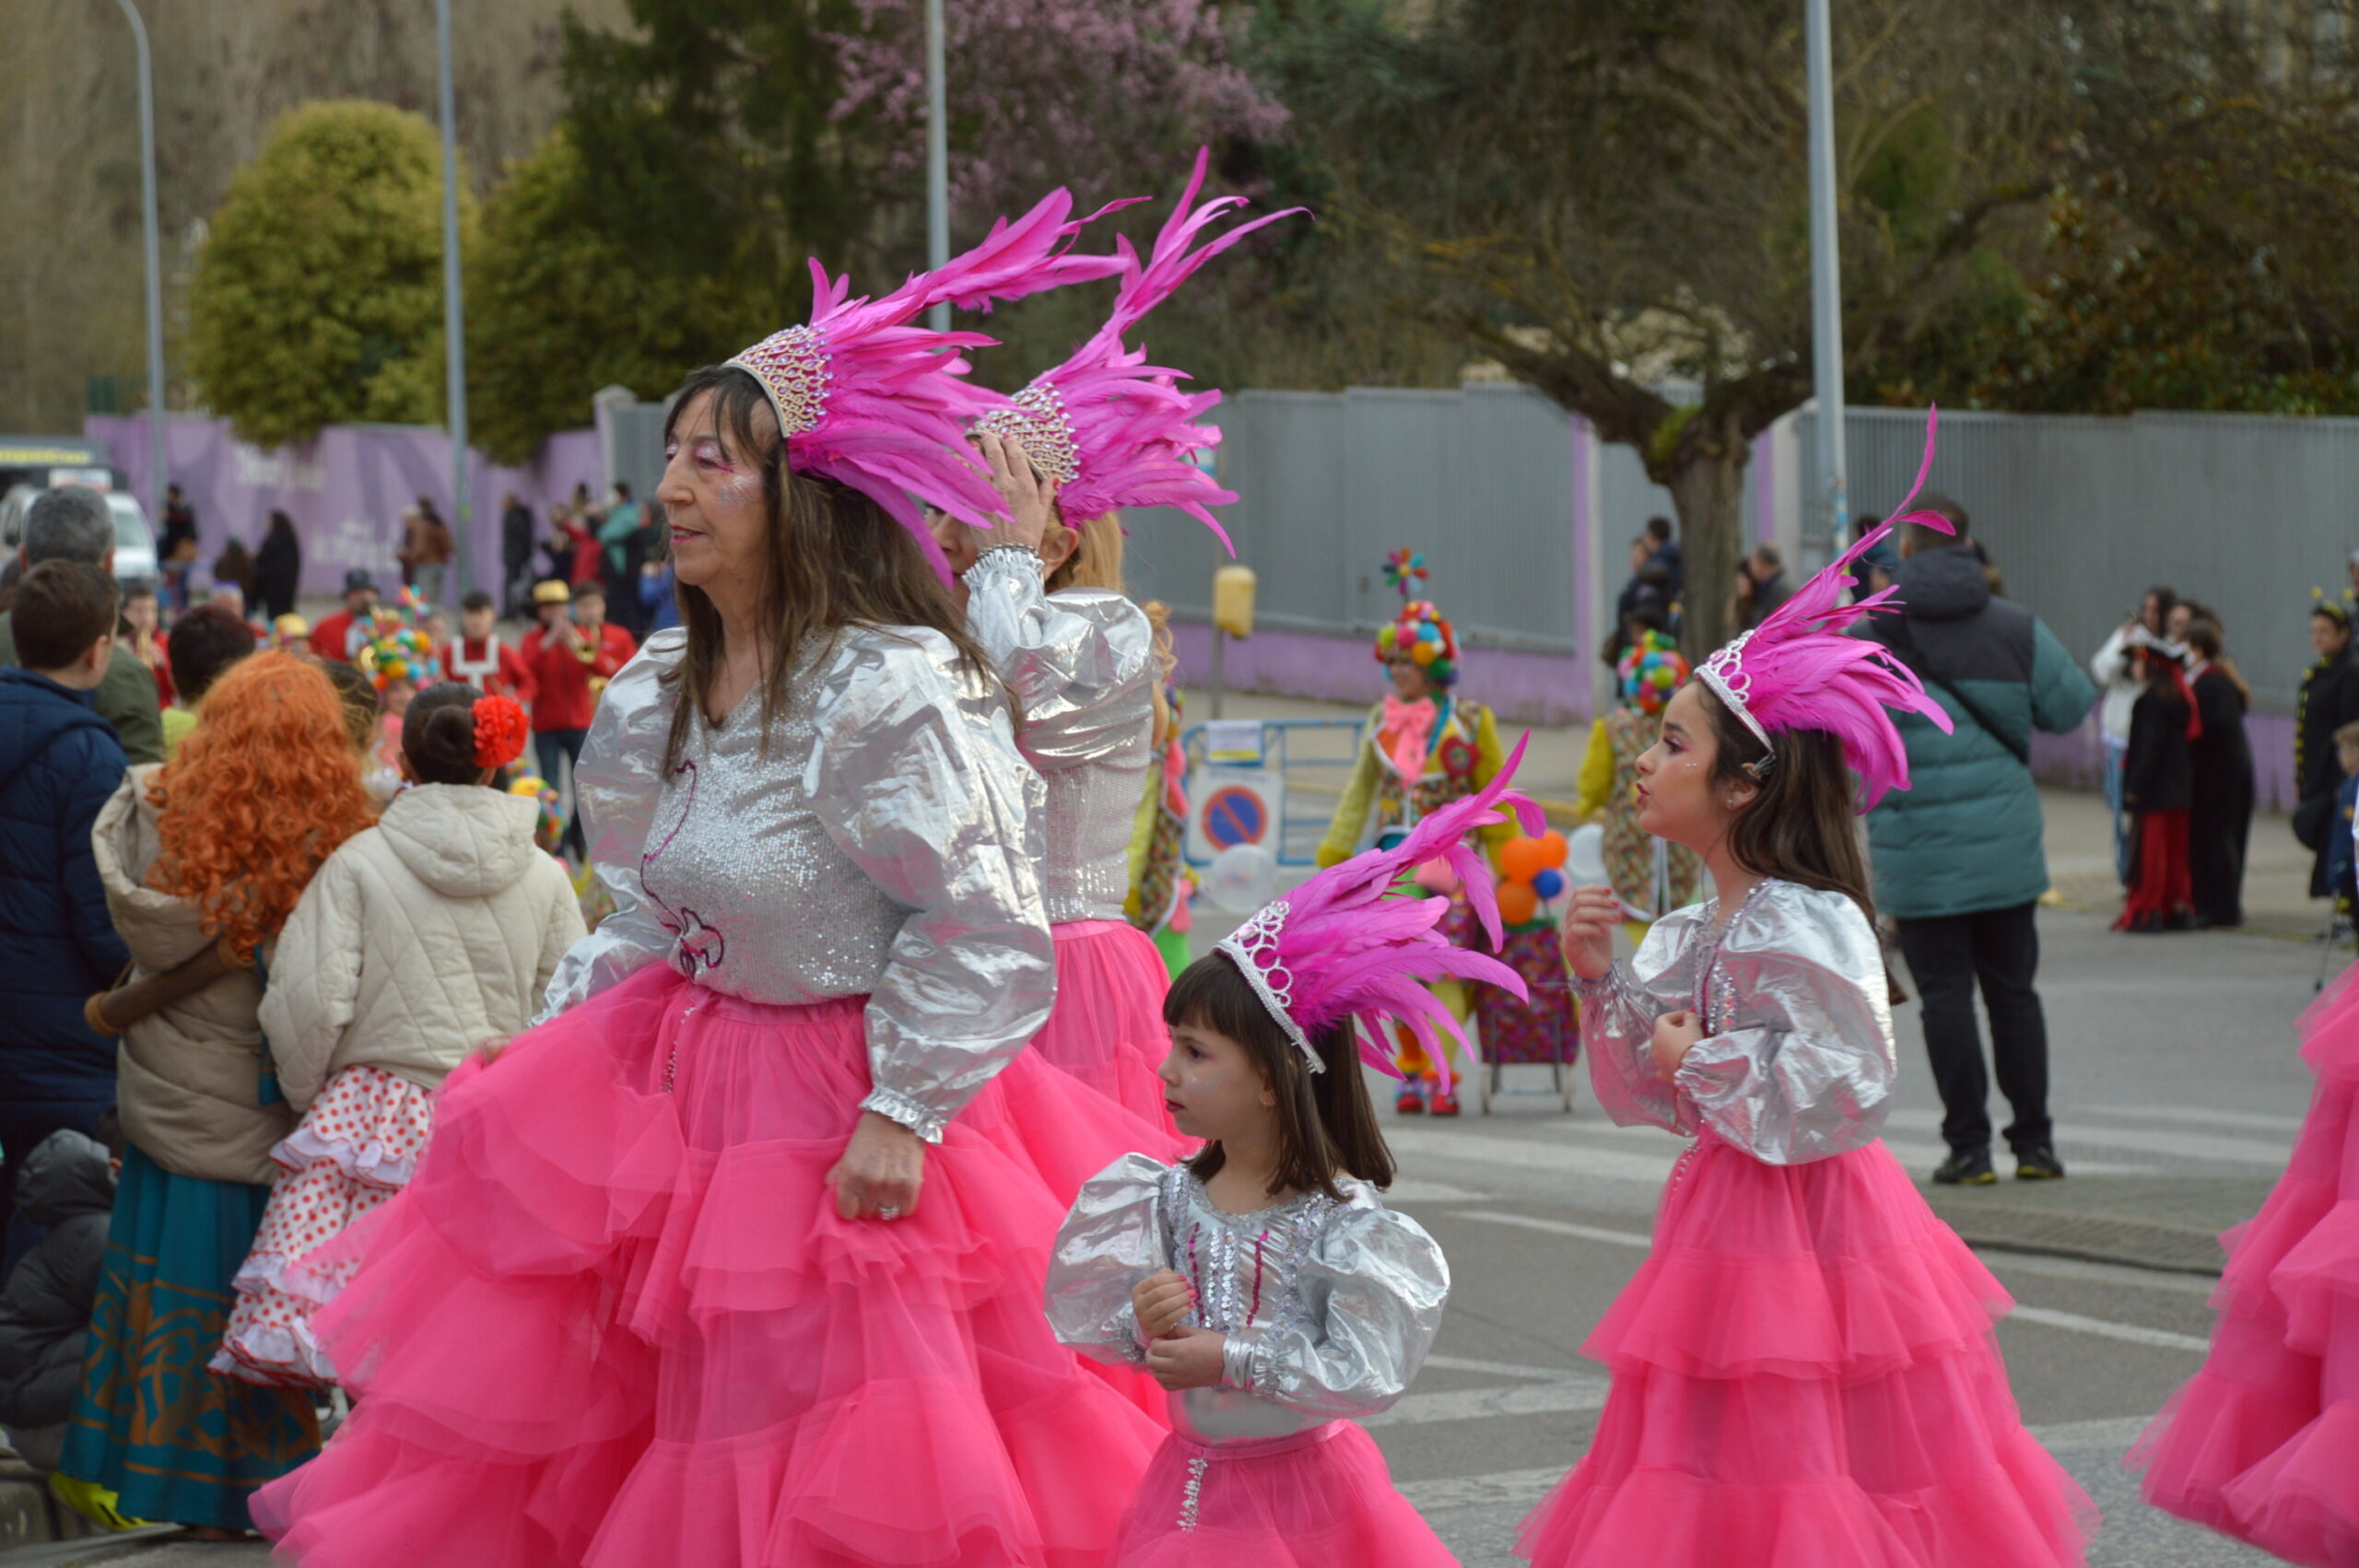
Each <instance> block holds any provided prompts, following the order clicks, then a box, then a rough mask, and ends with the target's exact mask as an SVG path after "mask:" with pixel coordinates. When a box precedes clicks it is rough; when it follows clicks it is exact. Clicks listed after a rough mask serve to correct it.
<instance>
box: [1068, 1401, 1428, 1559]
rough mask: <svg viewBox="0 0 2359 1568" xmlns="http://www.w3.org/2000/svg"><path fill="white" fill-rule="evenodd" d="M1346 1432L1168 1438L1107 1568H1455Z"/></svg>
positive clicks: (1366, 1439)
mask: <svg viewBox="0 0 2359 1568" xmlns="http://www.w3.org/2000/svg"><path fill="white" fill-rule="evenodd" d="M1457 1562H1458V1559H1457V1558H1455V1557H1453V1556H1451V1555H1450V1554H1449V1549H1448V1548H1446V1547H1444V1546H1443V1545H1442V1544H1441V1542H1440V1541H1439V1540H1438V1539H1436V1538H1435V1536H1434V1532H1433V1530H1432V1528H1431V1527H1428V1526H1427V1525H1426V1521H1425V1520H1424V1519H1423V1518H1422V1517H1421V1516H1419V1515H1418V1513H1417V1511H1416V1510H1415V1509H1414V1508H1412V1507H1411V1506H1410V1505H1409V1500H1408V1499H1407V1498H1405V1497H1403V1496H1402V1495H1401V1493H1400V1492H1397V1491H1395V1490H1394V1488H1393V1485H1392V1472H1391V1470H1390V1469H1386V1467H1385V1463H1384V1456H1383V1455H1382V1454H1381V1453H1379V1452H1378V1450H1377V1446H1376V1440H1375V1439H1373V1438H1371V1437H1370V1436H1368V1434H1367V1433H1365V1432H1363V1431H1362V1430H1360V1428H1359V1427H1357V1426H1356V1425H1355V1424H1353V1423H1352V1422H1347V1421H1332V1422H1327V1423H1326V1424H1325V1425H1323V1426H1314V1427H1312V1428H1311V1429H1310V1430H1309V1431H1308V1432H1302V1433H1296V1434H1295V1435H1294V1436H1291V1437H1277V1438H1272V1439H1270V1440H1268V1441H1266V1442H1260V1443H1225V1444H1220V1445H1206V1444H1201V1443H1194V1442H1191V1441H1190V1440H1188V1439H1187V1438H1185V1437H1181V1436H1179V1435H1177V1434H1176V1433H1175V1434H1174V1435H1173V1436H1171V1437H1169V1438H1168V1439H1166V1440H1165V1442H1164V1445H1163V1446H1162V1448H1161V1449H1160V1450H1158V1451H1157V1452H1156V1456H1155V1463H1154V1464H1153V1465H1152V1466H1150V1467H1148V1469H1147V1473H1146V1480H1144V1482H1142V1483H1141V1484H1140V1487H1139V1493H1138V1497H1137V1499H1136V1500H1135V1501H1133V1503H1132V1504H1131V1511H1130V1514H1129V1515H1128V1516H1126V1517H1125V1518H1124V1519H1123V1521H1122V1534H1121V1539H1120V1540H1119V1541H1117V1542H1116V1543H1115V1547H1114V1550H1112V1551H1111V1552H1110V1553H1109V1554H1108V1556H1107V1559H1106V1568H1247V1565H1250V1568H1456V1564H1457Z"/></svg>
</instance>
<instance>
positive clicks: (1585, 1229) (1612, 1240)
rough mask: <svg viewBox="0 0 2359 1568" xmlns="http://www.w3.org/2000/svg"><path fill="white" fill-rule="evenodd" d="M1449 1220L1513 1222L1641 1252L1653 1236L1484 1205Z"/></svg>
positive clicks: (1646, 1249)
mask: <svg viewBox="0 0 2359 1568" xmlns="http://www.w3.org/2000/svg"><path fill="white" fill-rule="evenodd" d="M1450 1218H1451V1219H1453V1220H1480V1221H1482V1222H1483V1223H1485V1224H1486V1225H1515V1226H1519V1227H1520V1228H1521V1229H1524V1230H1527V1231H1545V1232H1547V1233H1548V1234H1549V1235H1558V1236H1572V1237H1574V1238H1575V1239H1577V1240H1579V1241H1602V1242H1605V1243H1607V1244H1608V1245H1609V1246H1635V1247H1637V1249H1638V1250H1639V1251H1641V1252H1649V1251H1652V1250H1653V1248H1654V1245H1655V1238H1654V1237H1652V1236H1650V1235H1642V1234H1640V1233H1639V1232H1637V1231H1609V1230H1607V1229H1605V1228H1604V1227H1603V1226H1602V1225H1576V1224H1573V1223H1570V1222H1568V1221H1565V1220H1543V1219H1540V1218H1538V1217H1536V1216H1534V1215H1531V1214H1502V1213H1498V1212H1496V1211H1492V1210H1487V1209H1466V1210H1461V1211H1459V1212H1457V1213H1455V1214H1452V1215H1451V1216H1450Z"/></svg>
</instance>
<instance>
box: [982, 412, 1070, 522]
mask: <svg viewBox="0 0 2359 1568" xmlns="http://www.w3.org/2000/svg"><path fill="white" fill-rule="evenodd" d="M975 445H976V446H977V448H979V449H980V451H981V452H982V454H983V462H985V463H986V464H987V465H988V466H989V467H990V469H991V471H992V489H994V490H997V491H998V492H999V498H1000V499H1001V500H1003V501H1004V502H1006V503H1007V521H1003V522H1002V523H1000V525H999V526H998V527H996V528H994V529H992V531H991V532H990V533H988V534H984V535H980V536H979V537H978V538H977V539H976V541H975V543H976V544H977V545H978V546H979V547H980V548H981V549H985V550H988V549H990V548H991V547H992V545H994V544H1021V545H1022V546H1024V548H1026V549H1027V550H1038V549H1039V547H1040V541H1041V540H1043V539H1045V538H1047V537H1048V536H1049V530H1050V528H1051V527H1054V526H1055V525H1056V521H1057V487H1056V486H1054V485H1052V484H1050V482H1049V481H1048V480H1046V479H1043V478H1041V477H1040V476H1039V474H1035V473H1033V472H1032V460H1031V459H1030V458H1028V457H1027V456H1025V455H1024V444H1023V443H1022V442H1021V441H1018V440H1017V439H1015V437H1013V436H1000V435H993V434H992V433H991V432H990V431H985V432H984V433H983V434H981V435H980V436H977V437H976V438H975Z"/></svg>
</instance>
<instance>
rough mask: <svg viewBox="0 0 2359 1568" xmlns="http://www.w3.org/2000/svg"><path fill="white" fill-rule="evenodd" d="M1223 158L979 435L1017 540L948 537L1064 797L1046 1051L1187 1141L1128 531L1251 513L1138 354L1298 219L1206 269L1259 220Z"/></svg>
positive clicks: (1053, 800)
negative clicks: (1169, 1026)
mask: <svg viewBox="0 0 2359 1568" xmlns="http://www.w3.org/2000/svg"><path fill="white" fill-rule="evenodd" d="M1206 156H1207V155H1206V154H1205V153H1203V152H1199V153H1198V154H1197V155H1196V167H1195V172H1194V174H1193V176H1192V177H1191V179H1190V181H1189V182H1188V188H1187V190H1186V191H1185V192H1184V193H1182V194H1181V196H1180V204H1179V205H1178V206H1176V207H1175V208H1173V209H1172V213H1171V216H1170V217H1169V218H1168V220H1167V221H1166V222H1165V224H1164V227H1163V230H1162V232H1161V233H1160V234H1159V235H1157V236H1156V242H1155V250H1154V252H1153V253H1152V254H1151V255H1150V256H1149V257H1148V258H1147V260H1146V262H1145V263H1144V265H1142V264H1141V263H1140V262H1139V260H1138V258H1137V256H1136V255H1135V253H1133V252H1132V251H1131V249H1130V247H1129V245H1128V243H1127V242H1124V243H1123V244H1122V245H1121V252H1120V253H1121V257H1122V261H1123V263H1124V264H1123V275H1122V286H1121V291H1120V292H1119V293H1118V294H1117V295H1116V296H1115V298H1114V309H1113V312H1112V314H1111V316H1109V319H1108V320H1107V322H1106V324H1105V325H1104V326H1103V327H1101V328H1100V329H1098V331H1097V333H1096V334H1095V335H1094V336H1092V337H1091V338H1090V339H1089V341H1088V342H1086V343H1085V344H1083V345H1081V347H1080V348H1078V349H1076V350H1075V351H1074V354H1073V356H1072V357H1070V358H1068V359H1067V360H1065V362H1064V363H1063V364H1062V365H1059V366H1057V367H1056V368H1055V369H1050V370H1047V371H1044V372H1042V373H1041V374H1040V375H1039V376H1038V377H1037V378H1035V379H1034V380H1033V381H1032V382H1031V384H1030V385H1028V386H1027V387H1026V388H1025V389H1024V390H1023V391H1022V392H1018V393H1017V394H1016V396H1015V402H1014V404H1013V405H1012V406H1010V407H1008V408H1005V409H1003V410H1000V411H999V412H998V413H996V414H993V415H989V416H987V417H986V418H985V419H983V420H982V422H981V423H980V426H979V427H978V433H977V445H978V446H980V448H981V449H982V451H983V454H984V457H985V458H986V459H987V461H989V462H990V463H991V466H992V474H993V477H994V479H995V482H996V483H997V484H998V486H999V489H1000V493H1001V496H1002V497H1003V500H1004V502H1005V505H1006V510H1007V512H1008V514H1009V521H1005V522H1003V523H1001V524H1000V525H999V526H997V527H995V528H992V529H990V530H981V529H976V528H971V527H969V526H968V524H966V523H964V522H961V521H957V520H956V519H954V518H950V517H948V516H946V515H944V514H941V513H936V514H935V515H934V517H933V532H934V538H935V539H936V540H937V541H938V542H939V543H940V544H941V546H942V552H943V554H944V556H946V557H947V558H948V559H949V562H950V565H951V568H952V570H953V571H955V572H956V573H957V574H958V575H957V584H956V586H955V588H954V590H953V591H954V593H955V594H956V595H957V597H958V598H959V599H960V600H961V601H962V602H963V603H965V605H966V609H967V626H968V630H969V631H971V632H972V633H973V634H974V637H975V640H976V641H978V642H980V644H982V646H983V647H984V649H987V650H988V651H989V652H990V654H991V656H992V662H993V663H994V664H996V665H997V666H998V669H999V672H1000V674H1001V675H1002V676H1003V678H1004V679H1005V680H1006V682H1007V684H1008V685H1009V687H1010V689H1012V690H1013V691H1014V692H1015V695H1016V696H1017V697H1018V699H1019V700H1020V701H1021V702H1022V703H1023V707H1024V728H1023V731H1022V733H1021V734H1020V735H1019V736H1018V740H1019V743H1021V744H1022V746H1023V748H1024V757H1025V760H1026V761H1027V762H1029V763H1030V764H1031V765H1032V766H1033V767H1034V768H1036V769H1037V770H1039V775H1040V778H1041V779H1042V781H1043V782H1045V783H1046V784H1047V786H1048V830H1049V831H1048V851H1049V852H1048V859H1047V860H1046V862H1045V863H1044V865H1043V867H1042V873H1043V876H1044V877H1045V879H1046V882H1047V883H1048V900H1049V919H1050V931H1051V933H1052V934H1053V935H1054V937H1055V939H1056V944H1057V1003H1056V1009H1055V1011H1054V1012H1050V1014H1049V1022H1048V1024H1047V1025H1046V1026H1045V1027H1043V1028H1042V1029H1041V1031H1040V1033H1039V1035H1038V1036H1035V1037H1034V1039H1033V1041H1032V1050H1033V1052H1034V1054H1036V1055H1038V1056H1039V1057H1041V1058H1042V1059H1046V1060H1048V1061H1050V1062H1051V1063H1054V1064H1055V1065H1056V1066H1058V1067H1060V1068H1062V1069H1063V1070H1064V1071H1067V1072H1070V1073H1072V1074H1074V1076H1075V1077H1077V1078H1079V1079H1080V1080H1081V1081H1082V1082H1085V1083H1086V1084H1088V1085H1089V1086H1090V1087H1091V1088H1093V1089H1096V1090H1097V1091H1098V1092H1099V1093H1100V1094H1105V1095H1107V1096H1108V1097H1109V1098H1111V1099H1113V1100H1114V1101H1116V1102H1117V1103H1119V1104H1121V1106H1124V1107H1125V1108H1127V1109H1129V1110H1131V1111H1133V1113H1135V1114H1137V1115H1138V1116H1140V1117H1144V1118H1146V1119H1147V1120H1148V1121H1149V1122H1151V1123H1153V1124H1155V1125H1156V1126H1158V1127H1161V1128H1163V1129H1165V1130H1166V1131H1167V1132H1168V1130H1169V1128H1170V1117H1169V1115H1168V1113H1167V1112H1166V1111H1165V1110H1164V1108H1163V1090H1162V1087H1161V1085H1160V1084H1158V1083H1157V1082H1156V1076H1155V1064H1156V1059H1157V1057H1158V1055H1159V1053H1160V1050H1161V1042H1162V1039H1163V1025H1162V1016H1161V1010H1162V1005H1163V992H1164V989H1165V987H1166V985H1167V984H1168V977H1169V974H1170V971H1169V970H1168V969H1167V968H1166V967H1165V966H1164V963H1163V958H1162V955H1161V954H1159V953H1158V952H1157V951H1156V945H1155V942H1154V939H1153V938H1152V937H1150V936H1148V935H1147V934H1146V933H1145V932H1144V931H1143V930H1139V929H1138V928H1137V927H1136V926H1134V925H1133V924H1132V923H1131V922H1130V920H1129V919H1126V918H1125V915H1124V912H1123V904H1124V900H1125V899H1126V898H1127V897H1128V896H1129V894H1130V890H1131V875H1130V853H1131V829H1132V826H1133V823H1134V821H1135V820H1136V817H1137V814H1138V810H1139V801H1140V797H1141V796H1142V794H1143V793H1144V790H1145V787H1146V778H1147V773H1148V765H1149V764H1150V763H1151V762H1152V761H1153V760H1154V732H1155V728H1156V712H1155V701H1156V682H1157V681H1158V680H1160V679H1161V677H1162V671H1161V670H1160V668H1158V665H1157V661H1156V649H1155V641H1156V633H1155V628H1154V626H1152V625H1151V624H1150V623H1149V622H1148V620H1147V616H1146V613H1145V612H1144V610H1142V609H1140V608H1139V606H1138V605H1137V604H1135V603H1133V602H1132V601H1131V600H1130V599H1129V598H1127V597H1126V596H1125V595H1124V594H1123V592H1122V523H1121V516H1120V512H1121V509H1123V508H1126V507H1130V508H1136V507H1152V506H1168V507H1173V508H1176V509H1179V510H1181V511H1184V512H1186V513H1188V514H1189V515H1191V516H1192V517H1194V518H1195V519H1196V520H1197V521H1200V522H1202V523H1203V524H1204V526H1205V527H1207V528H1210V529H1211V530H1212V531H1213V532H1214V533H1215V534H1216V535H1218V536H1219V538H1220V540H1221V543H1222V544H1227V543H1228V536H1227V535H1226V533H1224V532H1221V528H1220V525H1219V524H1218V523H1217V522H1215V521H1213V515H1212V513H1211V511H1210V510H1209V509H1208V508H1210V507H1215V506H1221V505H1225V504H1226V503H1227V502H1230V501H1233V500H1235V499H1237V497H1236V496H1235V495H1234V494H1233V493H1232V492H1230V491H1227V490H1224V489H1222V488H1221V487H1220V486H1217V485H1215V484H1214V483H1213V480H1212V477H1211V475H1209V474H1206V473H1205V472H1204V471H1203V469H1202V468H1200V467H1198V466H1197V464H1196V462H1195V461H1194V454H1195V453H1196V452H1198V451H1203V450H1206V449H1209V448H1210V447H1212V446H1213V445H1214V444H1215V442H1217V441H1218V440H1219V439H1220V431H1219V430H1218V429H1217V428H1215V427H1212V426H1209V425H1201V424H1198V423H1196V419H1197V418H1198V416H1199V415H1202V414H1203V412H1204V411H1205V410H1207V409H1209V408H1211V407H1212V406H1213V405H1214V404H1217V403H1218V402H1219V401H1220V393H1219V392H1212V391H1207V392H1193V393H1187V392H1180V391H1179V390H1178V389H1177V388H1176V387H1175V386H1174V385H1173V381H1174V380H1175V379H1176V378H1178V377H1179V376H1180V372H1179V371H1176V370H1170V369H1163V368H1160V367H1158V366H1154V365H1150V364H1148V363H1146V355H1145V353H1144V351H1143V350H1134V349H1128V348H1125V347H1124V346H1123V342H1122V339H1123V334H1124V333H1127V332H1128V331H1129V330H1130V329H1131V328H1132V327H1133V326H1134V325H1136V324H1137V323H1138V322H1139V321H1140V320H1141V319H1142V318H1143V317H1144V316H1145V315H1146V313H1147V312H1148V311H1149V310H1153V309H1154V308H1155V307H1156V305H1158V304H1160V303H1162V302H1163V301H1164V300H1165V299H1167V298H1169V297H1170V295H1171V293H1172V291H1173V290H1175V289H1177V288H1178V287H1180V284H1181V283H1183V282H1185V281H1186V280H1187V279H1188V277H1189V276H1190V275H1192V274H1193V273H1194V272H1195V271H1196V269H1197V268H1198V267H1201V266H1203V264H1204V263H1206V262H1208V261H1210V260H1211V259H1212V258H1213V257H1215V256H1216V255H1218V254H1220V253H1221V252H1223V251H1225V250H1226V249H1228V248H1229V247H1230V246H1232V245H1234V244H1236V243H1237V242H1238V240H1242V239H1244V238H1245V237H1246V236H1247V235H1248V234H1250V233H1252V232H1253V231H1254V230H1255V229H1257V228H1262V227H1263V226H1264V225H1266V224H1271V223H1274V222H1276V221H1277V220H1278V219H1279V218H1282V217H1285V216H1288V214H1287V213H1284V212H1280V213H1272V214H1269V215H1268V216H1263V217H1259V218H1256V219H1254V220H1253V221H1252V222H1250V223H1244V224H1239V225H1238V226H1237V227H1235V228H1230V229H1229V230H1227V231H1226V233H1223V234H1221V235H1220V236H1219V237H1218V238H1216V239H1214V240H1210V241H1208V242H1207V243H1205V244H1203V246H1201V247H1200V248H1197V249H1194V250H1191V249H1190V247H1191V245H1194V244H1195V242H1196V240H1198V239H1200V238H1201V237H1202V236H1203V233H1204V231H1205V229H1206V228H1207V227H1208V226H1209V225H1211V224H1212V223H1213V222H1214V220H1215V219H1216V218H1218V217H1220V216H1222V215H1224V214H1226V213H1227V212H1229V211H1231V210H1232V209H1234V208H1237V207H1239V206H1242V205H1244V203H1243V199H1242V198H1241V197H1236V196H1222V197H1218V198H1216V199H1215V200H1213V201H1209V202H1206V203H1204V204H1203V205H1202V206H1201V207H1200V206H1198V205H1196V194H1197V193H1198V192H1199V191H1201V190H1202V189H1203V182H1204V172H1205V164H1206ZM1301 210H1302V209H1301V208H1299V207H1296V208H1292V209H1289V211H1291V212H1299V211H1301ZM1231 553H1232V554H1234V552H1233V551H1232V552H1231Z"/></svg>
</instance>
